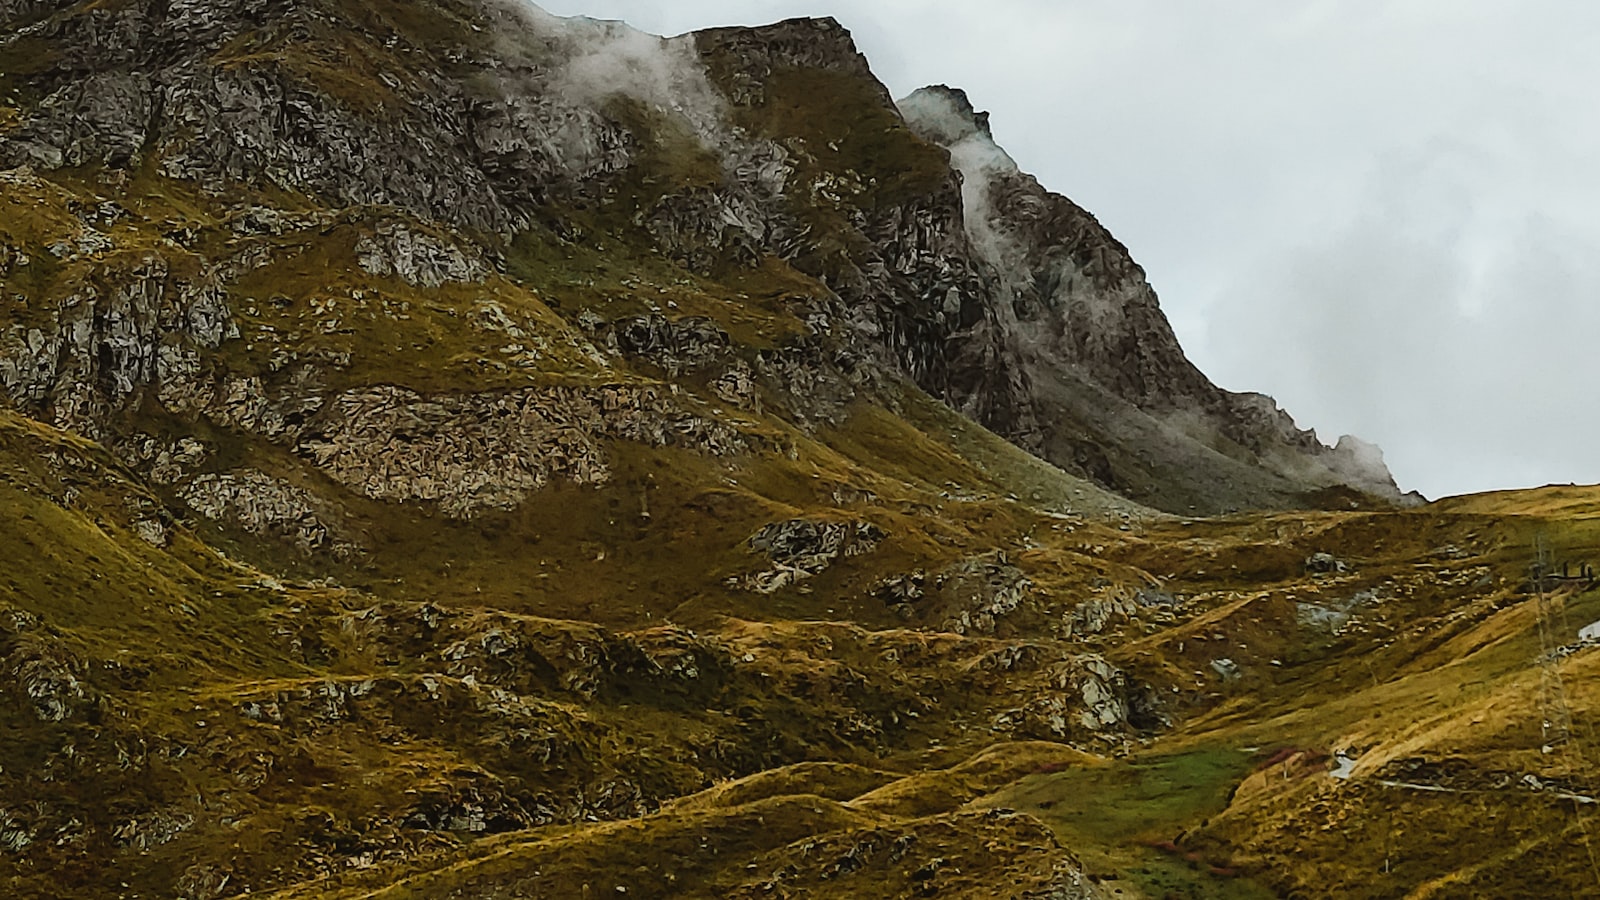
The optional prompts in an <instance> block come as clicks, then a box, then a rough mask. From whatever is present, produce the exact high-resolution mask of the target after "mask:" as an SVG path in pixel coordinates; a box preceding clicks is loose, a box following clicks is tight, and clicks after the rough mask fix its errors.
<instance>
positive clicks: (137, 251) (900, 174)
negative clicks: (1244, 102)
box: [0, 0, 1600, 900]
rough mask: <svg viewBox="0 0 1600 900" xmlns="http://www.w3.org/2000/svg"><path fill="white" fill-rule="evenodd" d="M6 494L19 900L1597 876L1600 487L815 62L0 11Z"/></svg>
mask: <svg viewBox="0 0 1600 900" xmlns="http://www.w3.org/2000/svg"><path fill="white" fill-rule="evenodd" d="M0 510H3V515H0V528H3V529H4V530H5V533H4V539H5V546H7V547H9V548H11V549H10V551H9V552H8V554H7V557H6V559H7V564H6V566H5V570H4V572H3V573H0V694H3V695H4V699H0V705H3V706H4V708H5V709H6V723H7V727H6V728H5V729H0V882H3V883H4V886H5V889H6V891H7V892H8V893H9V895H12V896H19V897H65V896H72V897H108V898H109V897H183V898H193V900H214V898H223V897H236V896H260V897H269V896H270V897H280V898H291V897H352V898H354V897H379V896H393V897H400V896H405V897H416V896H439V897H484V898H488V897H513V896H517V897H522V896H539V897H595V896H600V895H608V896H617V895H629V896H662V897H666V896H733V897H747V896H748V897H767V896H794V897H799V896H841V897H847V896H905V897H917V896H946V897H954V896H971V897H984V896H1018V897H1038V898H1045V897H1049V898H1110V897H1119V896H1120V897H1137V896H1150V897H1164V896H1178V897H1256V896H1274V895H1283V896H1308V897H1309V896H1341V897H1348V896H1373V897H1379V896H1384V897H1387V896H1419V897H1420V896H1464V897H1465V896H1484V895H1493V896H1517V895H1519V892H1521V891H1523V889H1524V888H1526V887H1528V886H1531V885H1538V886H1540V887H1539V888H1538V891H1541V892H1543V893H1538V895H1540V896H1546V895H1548V892H1549V891H1550V890H1556V892H1557V893H1567V894H1571V895H1574V896H1577V895H1582V894H1583V893H1584V892H1585V891H1587V890H1590V889H1593V888H1594V887H1595V886H1596V884H1600V869H1595V868H1594V866H1593V859H1594V856H1592V855H1590V854H1589V851H1588V845H1587V843H1586V842H1587V840H1588V834H1589V830H1590V826H1591V825H1592V824H1594V823H1592V822H1591V821H1590V819H1591V817H1592V809H1591V807H1592V806H1593V805H1594V801H1593V800H1592V799H1591V798H1593V797H1595V796H1597V791H1600V787H1596V786H1595V785H1594V783H1593V782H1594V775H1593V772H1594V768H1593V764H1592V762H1591V761H1590V760H1589V759H1588V757H1587V756H1586V754H1587V753H1588V752H1589V751H1590V748H1591V747H1592V745H1593V741H1592V738H1591V736H1590V735H1589V733H1588V726H1587V723H1588V721H1589V716H1588V712H1589V710H1590V709H1591V707H1592V705H1593V702H1594V699H1595V697H1594V695H1593V691H1592V690H1590V688H1589V685H1590V684H1592V683H1593V679H1590V678H1587V677H1585V676H1586V675H1588V674H1589V672H1588V669H1589V668H1591V667H1592V665H1593V663H1594V659H1596V658H1600V657H1593V658H1591V657H1592V656H1593V654H1592V651H1590V650H1589V648H1588V647H1587V646H1586V645H1584V644H1582V643H1580V642H1578V641H1577V630H1578V628H1580V627H1581V626H1582V625H1584V624H1587V623H1588V622H1589V621H1592V620H1593V619H1596V618H1600V594H1596V593H1595V592H1594V590H1593V587H1594V585H1593V584H1592V580H1591V579H1589V578H1588V577H1587V576H1586V575H1585V574H1584V573H1585V572H1586V571H1587V570H1586V569H1585V568H1584V566H1585V565H1586V564H1587V563H1586V560H1587V559H1588V557H1587V556H1585V553H1586V552H1589V551H1588V548H1592V547H1593V541H1594V538H1595V536H1596V535H1595V533H1594V527H1593V522H1594V521H1595V520H1596V511H1597V510H1600V494H1595V493H1594V492H1592V491H1584V490H1580V489H1570V490H1566V491H1559V490H1555V491H1547V492H1544V493H1532V494H1525V495H1513V496H1503V497H1501V496H1491V497H1478V498H1464V499H1457V500H1452V501H1444V502H1441V503H1435V504H1431V505H1423V506H1418V505H1417V504H1416V498H1406V497H1402V496H1401V495H1400V493H1399V491H1398V489H1397V488H1396V487H1395V485H1394V483H1393V481H1392V479H1390V478H1389V475H1388V473H1387V472H1386V471H1385V470H1384V469H1383V467H1382V463H1381V455H1380V454H1378V452H1377V451H1376V448H1372V447H1370V446H1369V445H1365V444H1362V443H1361V442H1359V441H1357V440H1356V439H1354V438H1347V439H1344V440H1341V441H1340V442H1339V443H1338V444H1337V445H1336V446H1334V447H1328V446H1326V445H1324V444H1322V443H1320V442H1319V441H1318V440H1317V439H1316V437H1315V435H1314V434H1312V433H1311V432H1308V431H1302V430H1300V429H1299V428H1298V427H1297V426H1296V425H1295V424H1294V422H1293V421H1292V420H1291V419H1290V418H1289V416H1288V415H1287V414H1286V413H1284V412H1282V411H1281V410H1279V409H1278V408H1277V407H1276V405H1275V404H1274V403H1273V402H1272V401H1271V400H1270V399H1269V398H1266V397H1264V396H1260V395H1240V394H1232V393H1229V392H1226V391H1223V390H1221V389H1219V388H1217V387H1216V386H1215V385H1213V384H1211V382H1210V381H1209V380H1208V379H1206V378H1205V376H1204V375H1203V374H1202V373H1200V372H1199V371H1198V370H1197V369H1195V367H1194V366H1193V365H1191V364H1190V363H1189V362H1188V361H1187V360H1186V359H1185V358H1184V356H1183V353H1182V350H1181V348H1180V347H1179V346H1178V343H1177V340H1176V338H1175V337H1174V336H1173V333H1172V330H1171V328H1170V327H1169V326H1168V324H1167V322H1166V320H1165V318H1164V316H1163V315H1162V313H1161V311H1160V308H1159V305H1158V303H1157V300H1156V297H1155V295H1154V293H1153V292H1152V291H1151V289H1150V287H1149V285H1148V284H1147V283H1146V281H1145V279H1144V276H1143V273H1142V271H1141V270H1140V269H1139V267H1138V266H1137V264H1135V263H1134V262H1133V260H1132V258H1131V257H1130V256H1129V254H1128V251H1127V250H1126V249H1125V248H1124V247H1123V246H1122V245H1121V244H1120V243H1118V242H1117V241H1116V240H1115V238H1113V237H1112V236H1111V235H1110V234H1109V233H1107V232H1106V230H1105V229H1104V228H1102V227H1101V226H1100V225H1099V224H1098V223H1097V222H1096V221H1095V219H1094V218H1093V217H1092V216H1091V215H1090V214H1089V213H1087V212H1086V211H1084V210H1082V209H1081V208H1079V207H1077V206H1076V205H1074V204H1073V203H1072V202H1071V201H1069V200H1067V199H1065V198H1063V197H1061V196H1058V195H1055V194H1052V193H1050V192H1048V191H1046V190H1045V189H1044V188H1042V187H1041V186H1040V185H1039V184H1038V183H1037V182H1036V181H1035V180H1033V179H1032V178H1031V177H1029V176H1027V175H1026V174H1024V173H1022V172H1021V171H1020V170H1019V169H1018V168H1017V167H1016V165H1015V164H1014V163H1013V162H1012V161H1011V160H1010V158H1009V157H1007V156H1006V155H1005V154H1004V152H1003V151H1002V150H1000V149H999V148H998V147H996V146H995V144H994V142H993V140H992V138H991V136H990V133H989V131H988V127H987V119H986V117H985V116H984V115H983V114H981V113H978V112H976V111H975V110H974V109H973V108H972V106H971V104H970V103H969V102H968V101H967V98H966V97H965V95H963V94H962V93H961V92H960V91H959V90H955V89H951V88H946V87H934V88H928V89H925V90H923V91H920V92H918V93H916V94H914V95H912V96H911V97H908V98H903V99H901V100H899V101H898V102H897V101H895V100H894V99H893V98H892V97H891V96H890V95H889V93H888V92H887V90H886V89H885V88H884V87H883V86H882V85H881V84H880V83H879V82H878V81H877V79H876V78H875V77H874V76H873V74H872V72H871V70H870V68H869V67H868V65H867V62H866V60H865V59H864V58H863V57H862V56H861V55H860V54H859V53H858V52H857V51H856V49H855V47H854V45H853V43H852V42H851V40H850V37H849V35H848V33H847V32H846V31H845V30H844V29H843V28H841V27H840V26H839V25H838V24H837V23H835V22H832V21H831V20H796V21H790V22H784V23H780V24H777V25H773V26H770V27H766V28H757V29H742V28H741V29H724V30H715V31H708V32H700V33H695V34H691V35H686V36H682V37H678V38H671V39H661V38H656V37H652V36H649V35H644V34H641V33H639V32H636V31H633V30H632V29H629V28H628V27H626V26H624V25H621V24H617V23H601V22H593V21H588V20H562V19H556V18H554V17H551V16H548V15H546V14H544V13H542V12H540V11H539V10H537V9H536V8H533V7H531V6H522V5H501V4H498V3H495V2H488V0H462V2H454V0H424V2H418V3H398V2H376V3H363V4H355V3H348V2H345V0H309V2H301V0H265V2H256V0H252V2H237V3H229V2H222V3H184V2H155V0H97V2H80V3H71V2H65V0H62V2H52V0H27V2H15V0H0ZM1536 542H1537V543H1538V544H1539V545H1540V546H1542V547H1545V548H1548V557H1546V556H1545V555H1542V554H1544V553H1545V551H1540V550H1535V549H1534V547H1535V543H1536ZM1535 561H1540V562H1542V564H1543V566H1544V568H1539V569H1537V570H1533V571H1531V572H1530V569H1529V568H1528V567H1529V564H1530V563H1531V562H1535ZM1558 563H1565V568H1564V569H1563V570H1562V571H1563V572H1564V573H1565V575H1564V576H1558V575H1556V574H1555V573H1556V568H1555V566H1556V564H1558ZM1574 571H1576V572H1577V573H1579V574H1578V575H1577V576H1573V575H1572V574H1571V573H1572V572H1574ZM1464 812H1465V813H1467V814H1466V815H1463V813H1464ZM1530 895H1531V894H1530Z"/></svg>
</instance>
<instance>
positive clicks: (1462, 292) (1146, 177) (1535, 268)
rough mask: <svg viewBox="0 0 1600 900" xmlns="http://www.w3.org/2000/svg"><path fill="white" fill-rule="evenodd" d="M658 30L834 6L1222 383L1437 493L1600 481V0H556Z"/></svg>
mask: <svg viewBox="0 0 1600 900" xmlns="http://www.w3.org/2000/svg"><path fill="white" fill-rule="evenodd" d="M541 5H542V6H544V7H545V8H546V9H548V10H550V11H551V12H554V13H558V14H561V15H590V16H595V17H600V18H618V19H624V20H626V21H628V22H630V23H631V24H633V25H636V26H638V27H640V28H643V29H645V30H648V31H652V32H655V33H658V34H677V33H681V32H684V31H688V30H692V29H696V28H703V27H710V26H716V25H733V24H760V23H764V22H770V21H776V20H778V19H782V18H787V17H790V16H800V15H811V16H818V15H831V16H834V17H835V18H837V19H839V20H840V21H841V22H843V23H844V24H845V25H846V26H847V27H848V28H850V29H851V31H852V32H853V33H854V34H855V37H856V41H857V44H858V45H859V46H860V47H861V49H862V50H863V52H865V53H866V55H867V57H868V58H869V59H870V60H871V61H872V64H873V68H874V70H875V71H876V72H877V73H878V76H879V77H880V78H881V79H882V80H883V81H884V82H885V83H886V84H888V85H889V87H890V88H891V89H892V90H893V91H894V93H895V94H896V96H904V95H905V94H907V93H909V92H910V91H912V90H914V89H915V88H917V87H920V86H922V85H924V84H930V83H935V82H943V83H947V84H951V85H955V86H958V87H963V88H965V89H966V90H967V91H968V93H969V94H970V95H971V96H972V99H973V102H974V103H975V104H976V105H977V106H978V108H980V109H988V110H990V111H992V112H993V114H994V115H993V119H992V123H993V126H994V132H995V137H996V138H997V140H998V141H999V142H1000V143H1001V144H1002V145H1003V146H1004V147H1005V148H1006V149H1007V150H1009V151H1010V152H1011V155H1012V156H1013V157H1015V158H1016V160H1017V162H1018V163H1019V164H1020V165H1021V166H1022V167H1023V168H1024V169H1026V170H1028V171H1031V172H1033V173H1034V174H1036V175H1038V176H1039V179H1040V180H1041V181H1042V182H1043V183H1044V184H1045V185H1046V186H1047V187H1049V188H1051V189H1053V190H1055V191H1058V192H1060V193H1063V194H1066V195H1067V196H1069V197H1071V198H1073V199H1074V200H1076V201H1077V202H1078V203H1080V204H1082V205H1083V206H1085V207H1086V208H1088V209H1089V210H1090V211H1091V212H1093V213H1094V214H1095V215H1096V216H1098V217H1099V218H1100V220H1101V221H1102V222H1104V223H1105V224H1106V225H1107V226H1108V227H1110V228H1111V230H1112V232H1113V233H1115V234H1116V235H1117V236H1118V237H1119V238H1121V240H1122V241H1123V242H1124V243H1126V244H1127V245H1128V247H1129V248H1130V249H1131V250H1132V252H1133V255H1134V258H1135V259H1137V260H1138V261H1139V262H1140V263H1141V264H1142V265H1143V266H1144V268H1145V270H1146V272H1147V273H1148V274H1149V277H1150V281H1151V283H1152V284H1153V285H1154V286H1155V288H1156V290H1157V292H1158V293H1159V294H1160V296H1161V302H1162V307H1163V308H1164V309H1165V310H1166V312H1167V315H1168V316H1169V317H1170V318H1171V319H1172V323H1173V326H1174V327H1175V328H1176V329H1177V331H1178V336H1179V338H1180V339H1181V340H1182V341H1183V345H1184V348H1185V349H1186V350H1187V351H1188V354H1189V356H1190V358H1191V359H1193V360H1194V361H1195V363H1196V364H1197V365H1199V366H1200V368H1201V369H1202V370H1204V371H1205V372H1206V373H1207V374H1208V375H1210V376H1211V378H1212V379H1213V380H1214V381H1216V382H1217V383H1219V384H1221V385H1222V386H1224V387H1227V388H1231V389H1234V390H1259V391H1262V392H1264V393H1268V394H1271V395H1273V396H1274V397H1276V398H1277V399H1278V402H1279V404H1280V405H1282V406H1283V407H1284V408H1285V409H1287V410H1289V412H1290V413H1291V414H1293V415H1294V417H1295V420H1296V421H1297V422H1298V423H1299V424H1300V425H1301V426H1302V427H1309V428H1315V429H1317V432H1318V434H1319V435H1321V436H1322V438H1323V439H1324V440H1325V441H1327V442H1330V443H1331V442H1332V441H1333V440H1336V439H1337V438H1338V436H1339V435H1340V434H1342V433H1353V434H1357V435H1359V436H1361V437H1363V438H1366V439H1368V440H1371V441H1374V442H1376V443H1378V444H1379V445H1381V446H1382V447H1383V449H1384V451H1385V454H1386V456H1387V458H1388V462H1389V465H1390V468H1391V469H1392V470H1393V471H1394V473H1395V476H1396V478H1397V479H1398V480H1399V482H1400V484H1401V486H1402V487H1403V488H1406V489H1416V490H1421V491H1422V492H1423V493H1425V494H1427V495H1428V496H1430V497H1438V496H1442V495H1447V494H1454V493H1463V492H1468V491H1477V490H1486V489H1492V488H1502V487H1525V486H1533V485H1539V484H1544V483H1548V482H1568V481H1577V482H1583V483H1594V482H1600V397H1597V394H1600V362H1597V360H1600V115H1597V110H1596V99H1595V96H1594V92H1595V88H1596V86H1597V85H1600V3H1596V2H1592V0H1521V2H1516V3H1512V2H1509V0H1382V2H1380V0H1212V2H1207V3H1194V2H1189V0H1095V2H1087V0H1084V2H1080V0H983V2H956V0H935V2H920V3H917V2H908V0H874V2H872V3H870V4H869V3H862V2H854V3H848V2H840V0H673V2H670V3H665V2H662V3H657V2H648V0H549V2H543V3H541Z"/></svg>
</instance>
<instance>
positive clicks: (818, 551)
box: [733, 519, 889, 594]
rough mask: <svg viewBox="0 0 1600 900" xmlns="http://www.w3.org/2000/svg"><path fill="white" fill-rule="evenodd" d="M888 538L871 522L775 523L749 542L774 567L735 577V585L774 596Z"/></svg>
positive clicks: (753, 536) (876, 545) (866, 550)
mask: <svg viewBox="0 0 1600 900" xmlns="http://www.w3.org/2000/svg"><path fill="white" fill-rule="evenodd" d="M888 536H889V535H888V533H887V532H885V531H884V530H883V529H881V528H879V527H878V526H876V525H874V524H872V523H871V522H825V521H818V520H814V519H790V520H789V521H786V522H773V523H771V524H769V525H765V526H763V527H762V529H761V530H760V531H758V532H756V533H755V534H753V535H751V536H750V538H749V540H748V541H746V544H747V545H748V546H749V547H750V549H751V550H754V551H755V552H757V553H762V554H764V555H766V557H767V558H768V559H769V560H771V561H772V563H773V567H772V568H771V569H768V570H766V571H764V572H758V573H755V574H752V575H747V576H744V577H742V578H735V579H733V583H734V584H735V585H738V586H742V587H744V588H746V589H748V590H754V591H757V592H759V593H763V594H770V593H774V592H775V591H778V590H780V589H782V588H784V587H787V586H789V585H791V584H794V583H796V582H798V581H803V580H805V579H807V578H810V577H812V576H813V575H816V574H818V573H820V572H823V571H824V570H826V569H827V568H828V567H830V566H832V565H833V564H834V562H835V561H837V560H839V559H840V558H843V557H850V556H861V555H863V554H866V553H871V552H872V551H873V550H875V549H877V547H878V545H879V544H881V543H882V542H883V541H884V540H885V539H887V538H888Z"/></svg>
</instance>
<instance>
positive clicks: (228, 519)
mask: <svg viewBox="0 0 1600 900" xmlns="http://www.w3.org/2000/svg"><path fill="white" fill-rule="evenodd" d="M178 496H179V497H181V498H182V499H183V502H184V503H186V504H188V506H189V508H190V509H192V510H194V511H195V512H197V513H199V514H200V515H202V516H205V517H206V518H208V519H211V520H212V521H215V522H223V523H228V524H232V525H237V526H238V527H240V528H242V529H244V530H245V531H246V532H248V533H250V534H255V535H263V536H272V537H277V538H280V539H282V540H286V541H288V542H289V543H291V544H293V545H294V546H295V547H296V548H298V549H299V550H300V551H301V552H302V553H313V552H317V551H322V550H326V551H329V552H331V553H332V554H333V555H334V556H335V557H336V558H339V559H350V558H352V557H353V556H355V555H357V554H358V553H359V552H360V547H359V546H358V545H357V544H355V543H354V542H352V541H347V540H341V539H339V538H338V537H337V534H338V526H337V525H336V524H335V525H330V524H329V523H328V521H327V520H326V519H325V518H324V517H323V516H321V515H319V514H318V512H317V510H318V508H319V507H321V506H322V505H323V504H322V503H321V502H320V501H318V499H317V498H316V496H315V495H314V494H312V493H311V492H310V491H307V490H305V489H304V488H299V487H296V486H294V485H292V484H290V483H288V482H286V481H284V480H282V479H279V478H274V477H272V476H270V475H268V474H267V473H265V472H262V471H260V470H258V469H241V470H238V471H234V472H225V473H222V474H206V475H197V476H195V477H194V478H191V479H189V480H188V481H187V482H185V483H184V484H183V485H182V486H181V487H179V489H178ZM335 521H336V522H337V519H335Z"/></svg>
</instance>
